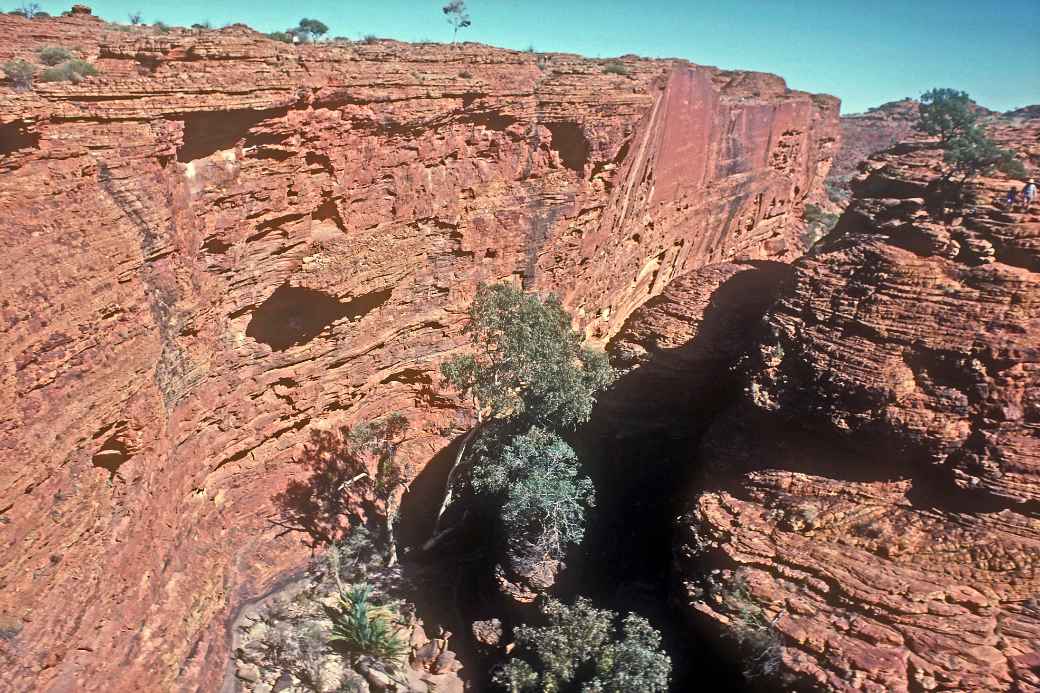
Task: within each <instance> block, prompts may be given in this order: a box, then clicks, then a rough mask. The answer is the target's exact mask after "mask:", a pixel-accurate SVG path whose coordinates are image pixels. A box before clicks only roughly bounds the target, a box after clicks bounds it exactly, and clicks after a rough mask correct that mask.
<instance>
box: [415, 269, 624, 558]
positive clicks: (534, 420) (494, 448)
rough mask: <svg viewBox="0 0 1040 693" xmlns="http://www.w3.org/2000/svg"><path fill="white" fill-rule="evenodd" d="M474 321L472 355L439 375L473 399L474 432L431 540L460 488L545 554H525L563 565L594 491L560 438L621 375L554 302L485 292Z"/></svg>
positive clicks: (514, 536)
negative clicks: (495, 511)
mask: <svg viewBox="0 0 1040 693" xmlns="http://www.w3.org/2000/svg"><path fill="white" fill-rule="evenodd" d="M469 317H470V321H469V323H468V325H467V327H466V331H467V332H468V333H469V335H470V345H471V347H472V353H470V354H466V355H461V356H456V357H454V358H452V359H450V360H449V361H447V362H446V363H445V364H444V365H443V367H442V369H441V370H442V374H443V375H444V379H445V381H446V382H447V383H448V384H450V385H451V386H452V387H453V388H455V390H456V391H458V392H459V393H460V394H461V395H463V396H465V397H468V398H469V399H470V402H471V404H472V407H473V411H474V412H475V415H476V425H475V426H473V427H472V428H471V429H470V430H469V432H468V433H467V434H466V435H465V436H464V438H463V440H462V442H461V444H460V445H459V450H458V452H457V454H456V457H455V461H454V464H453V465H452V468H451V470H450V472H449V474H448V480H447V484H446V488H445V494H444V500H443V502H442V504H441V507H440V510H439V511H438V514H437V522H436V524H435V527H434V535H433V537H431V540H430V542H433V543H435V542H436V541H437V540H438V537H439V532H440V531H441V527H440V526H441V523H442V520H443V517H444V514H445V512H446V511H447V509H448V508H449V506H450V505H451V503H452V501H453V499H454V496H455V493H456V487H457V486H459V487H464V488H469V489H470V490H471V491H472V492H473V493H474V494H475V495H476V496H477V497H483V498H484V499H485V500H486V501H488V504H489V505H490V506H491V507H496V508H499V511H498V520H499V523H500V525H501V529H502V530H503V534H504V535H505V536H507V537H509V538H510V540H511V541H512V542H513V543H514V544H519V543H523V542H527V543H528V544H529V545H530V546H533V547H536V549H537V550H535V551H531V550H529V549H528V550H526V551H525V553H528V554H530V555H532V556H536V557H537V556H541V557H543V558H545V559H548V560H557V559H559V558H560V557H561V555H562V552H563V550H564V547H565V546H566V545H567V544H569V543H576V542H579V541H580V540H581V537H582V534H583V531H584V509H585V508H587V507H588V506H589V505H591V503H592V500H593V493H592V484H591V482H590V481H589V480H588V479H587V478H584V477H582V478H579V477H578V458H577V455H576V454H575V453H574V451H573V450H572V449H571V448H570V447H569V446H568V445H567V443H565V442H564V441H563V439H562V438H561V437H560V436H559V432H560V431H562V430H566V429H573V428H575V427H576V426H578V425H579V424H581V423H584V422H586V421H588V420H589V417H590V416H591V413H592V407H593V405H594V404H595V401H596V397H595V396H596V393H597V392H598V391H599V390H601V389H602V388H604V387H606V386H607V385H609V384H610V383H611V382H612V381H613V379H614V377H615V373H614V370H613V369H612V368H611V367H610V364H609V363H608V362H607V358H606V355H605V354H602V353H598V352H594V351H591V350H589V349H586V348H584V347H582V345H581V343H582V339H581V335H580V334H578V333H577V332H575V331H574V330H573V329H572V328H571V318H570V316H569V315H568V314H567V312H566V311H565V310H564V309H563V306H562V305H561V304H560V302H559V299H557V298H556V297H555V296H549V297H548V298H546V299H541V298H539V297H537V296H534V295H530V294H525V293H524V292H523V291H522V290H520V289H518V288H516V287H513V286H510V285H507V284H497V285H491V286H488V285H482V286H481V287H479V288H478V290H477V295H476V298H475V299H474V301H473V304H472V306H471V307H470V311H469ZM474 439H475V441H476V442H475V443H474V444H473V445H472V448H471V447H470V443H471V442H472V441H474ZM460 469H466V470H469V478H468V483H467V480H465V479H460V478H458V476H459V470H460ZM430 542H428V544H430Z"/></svg>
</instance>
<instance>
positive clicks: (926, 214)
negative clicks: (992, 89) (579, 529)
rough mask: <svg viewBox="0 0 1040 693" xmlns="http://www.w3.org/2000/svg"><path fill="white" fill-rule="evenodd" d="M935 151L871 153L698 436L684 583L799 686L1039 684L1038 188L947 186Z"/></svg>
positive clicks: (994, 182) (1017, 130)
mask: <svg viewBox="0 0 1040 693" xmlns="http://www.w3.org/2000/svg"><path fill="white" fill-rule="evenodd" d="M987 127H988V129H989V132H990V134H991V135H992V136H993V137H994V138H995V139H997V140H998V142H1000V143H1001V144H1003V145H1004V146H1011V147H1013V148H1014V149H1015V150H1016V151H1017V153H1018V156H1019V158H1020V159H1021V160H1022V161H1023V162H1024V163H1025V164H1026V166H1027V168H1029V169H1030V170H1031V171H1033V174H1034V175H1035V172H1036V170H1037V166H1038V164H1040V158H1038V156H1037V155H1038V153H1040V151H1038V149H1037V145H1036V142H1037V141H1038V140H1037V135H1038V134H1040V121H1037V120H1035V119H1034V120H1029V119H1024V118H1019V119H1013V120H1009V119H994V120H992V121H991V122H989V123H988V124H987ZM941 155H942V153H941V151H939V150H938V149H937V148H936V147H935V145H934V144H929V143H923V142H917V143H911V144H906V145H901V146H899V147H896V148H894V149H892V150H890V151H888V152H886V153H884V154H881V155H878V156H875V157H872V158H871V160H870V161H869V162H868V164H867V166H866V167H865V169H866V170H865V171H864V173H863V174H861V175H860V176H858V177H857V178H856V179H854V180H853V191H854V193H855V197H854V199H853V201H852V204H851V206H850V207H849V209H848V210H847V211H846V212H845V214H844V216H843V217H842V219H841V221H840V222H839V224H838V227H837V228H836V229H835V231H834V232H833V233H832V234H831V235H830V236H829V237H827V238H826V239H824V240H823V241H822V242H820V243H818V244H817V245H816V246H815V247H814V249H813V251H812V252H811V253H810V254H808V255H807V256H805V257H803V258H802V259H800V260H799V261H797V262H796V263H795V265H794V278H793V281H792V283H791V285H790V288H789V289H788V290H787V291H786V292H785V293H784V295H783V297H782V298H781V300H780V301H779V302H778V303H777V304H776V305H775V306H774V307H773V308H772V309H770V311H769V312H768V313H767V315H766V320H765V323H764V326H763V329H764V334H765V337H764V338H763V339H762V341H761V343H760V347H759V348H758V355H757V359H756V362H757V363H756V365H754V366H753V367H752V368H751V376H750V381H749V386H748V390H747V397H746V399H745V400H744V402H743V403H742V404H739V405H737V406H736V407H735V408H734V409H732V410H731V411H730V412H729V413H728V414H726V415H724V416H722V417H720V418H719V419H718V420H716V421H715V423H714V424H713V426H712V430H711V431H710V432H709V433H708V435H707V436H706V438H705V440H704V442H703V444H702V449H701V453H700V455H701V461H702V462H703V463H704V464H705V465H706V467H707V469H709V470H711V471H712V473H713V474H715V475H716V479H715V480H714V481H710V480H709V481H708V482H707V484H708V490H707V491H705V492H704V493H702V494H701V495H700V496H699V497H698V498H697V500H696V502H695V503H694V504H693V507H692V510H691V512H690V514H689V515H688V517H687V518H686V520H685V522H684V537H683V542H682V544H683V546H682V551H681V552H682V559H681V561H680V564H681V570H682V571H683V572H684V574H685V582H684V595H683V596H684V597H685V599H686V601H687V603H688V604H689V605H690V606H691V608H692V609H693V610H695V611H696V612H700V613H701V614H705V615H707V616H708V617H709V618H711V619H712V620H715V621H717V622H719V623H722V624H725V625H727V626H729V627H731V628H735V629H737V630H743V631H745V632H746V631H747V630H748V629H749V628H750V629H753V630H758V631H760V633H759V635H760V637H759V638H758V639H757V640H755V639H751V641H753V642H758V643H759V644H760V645H762V647H763V650H762V651H761V652H750V653H748V654H749V657H753V658H758V657H761V658H760V659H759V660H758V661H773V662H776V663H778V664H779V665H780V668H781V670H783V671H786V672H787V673H789V674H795V675H796V676H797V677H798V679H799V680H800V681H801V684H800V685H802V686H804V687H809V686H810V685H811V684H815V686H817V687H818V688H820V689H823V690H850V691H851V690H868V691H879V692H880V691H921V690H951V691H952V690H958V691H1035V690H1040V649H1038V643H1040V603H1038V601H1037V599H1038V595H1040V572H1038V571H1040V209H1038V208H1037V207H1036V206H1035V205H1034V207H1033V209H1032V210H1030V211H1028V212H1027V211H1025V210H1023V209H1022V208H1020V207H1019V208H1014V209H1011V208H1008V207H1006V206H1005V205H1003V204H1001V203H1000V198H1002V197H1003V193H1004V192H1005V191H1006V190H1007V188H1008V187H1009V186H1010V185H1016V186H1019V187H1020V186H1021V184H1022V183H1021V181H1017V182H1016V181H1009V180H1007V179H1006V178H1004V177H1002V176H996V177H993V178H981V179H978V180H976V181H973V182H972V183H969V185H968V187H967V190H966V194H965V196H964V199H963V201H962V202H961V203H959V204H954V203H947V204H942V203H941V200H940V199H939V189H938V187H937V185H936V179H937V178H938V176H939V174H940V172H941ZM720 479H728V480H729V481H728V482H722V481H720ZM748 614H752V617H749V616H748Z"/></svg>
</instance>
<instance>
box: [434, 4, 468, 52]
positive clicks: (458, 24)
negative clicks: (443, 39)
mask: <svg viewBox="0 0 1040 693" xmlns="http://www.w3.org/2000/svg"><path fill="white" fill-rule="evenodd" d="M441 12H443V13H444V15H445V16H446V17H447V18H448V24H450V25H451V26H452V28H453V29H454V30H455V31H454V32H453V33H452V35H451V42H452V43H455V39H456V37H458V35H459V29H465V28H466V27H468V26H470V25H471V24H472V22H470V20H469V12H468V11H467V10H466V3H465V2H464V1H463V0H451V2H449V3H448V4H447V5H445V6H444V7H442V8H441Z"/></svg>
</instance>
